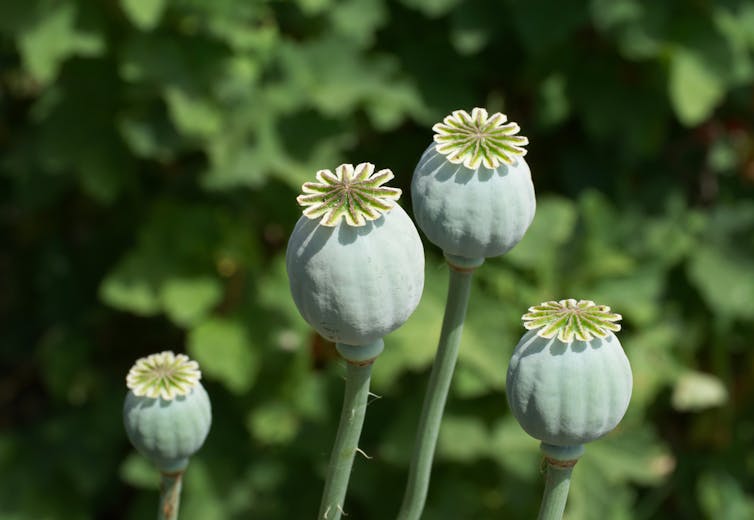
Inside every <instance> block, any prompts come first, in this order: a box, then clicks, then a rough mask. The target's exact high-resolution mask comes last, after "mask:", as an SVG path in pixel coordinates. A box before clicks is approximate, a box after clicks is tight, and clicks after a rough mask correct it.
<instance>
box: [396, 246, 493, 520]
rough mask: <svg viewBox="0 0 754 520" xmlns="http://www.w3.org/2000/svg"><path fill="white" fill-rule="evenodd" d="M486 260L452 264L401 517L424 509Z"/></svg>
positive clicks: (411, 517)
mask: <svg viewBox="0 0 754 520" xmlns="http://www.w3.org/2000/svg"><path fill="white" fill-rule="evenodd" d="M455 260H457V259H455ZM482 261H483V260H482V259H479V260H469V261H468V262H467V266H463V267H457V264H456V266H454V265H452V264H451V265H450V267H451V269H450V283H449V285H448V297H447V300H446V302H445V316H444V318H443V322H442V331H441V332H440V342H439V345H438V348H437V354H436V356H435V362H434V364H433V366H432V374H431V375H430V377H429V385H428V386H427V393H426V395H425V397H424V404H423V406H422V412H421V416H420V418H419V429H418V431H417V434H416V441H415V443H414V454H413V457H412V459H411V467H410V469H409V474H408V483H407V485H406V491H405V494H404V495H403V503H402V504H401V510H400V512H399V513H398V520H418V519H419V517H421V514H422V511H423V510H424V503H425V502H426V500H427V491H428V489H429V478H430V474H431V472H432V459H433V458H434V455H435V447H436V446H437V436H438V435H439V432H440V423H441V422H442V415H443V411H444V410H445V402H446V401H447V399H448V390H449V389H450V382H451V379H452V378H453V371H454V369H455V366H456V360H457V359H458V347H459V345H460V343H461V334H462V333H463V322H464V320H465V319H466V308H467V306H468V302H469V293H470V291H471V277H472V274H473V270H474V268H475V267H477V266H479V265H481V263H482ZM448 262H449V264H450V263H451V258H448Z"/></svg>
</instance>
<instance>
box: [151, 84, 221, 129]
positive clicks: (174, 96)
mask: <svg viewBox="0 0 754 520" xmlns="http://www.w3.org/2000/svg"><path fill="white" fill-rule="evenodd" d="M165 101H167V104H168V110H169V111H170V117H171V118H172V120H173V122H174V123H175V126H176V128H177V129H178V130H179V131H181V132H182V133H183V134H185V135H186V136H189V137H212V136H213V135H216V134H217V133H218V132H219V131H220V129H221V128H222V124H223V120H222V113H221V111H220V110H219V109H218V108H217V107H216V106H215V105H214V104H213V103H212V102H210V101H208V100H206V99H202V98H201V97H199V96H195V95H190V94H188V93H187V92H184V91H183V90H181V89H177V88H168V89H167V90H166V91H165Z"/></svg>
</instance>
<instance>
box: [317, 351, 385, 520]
mask: <svg viewBox="0 0 754 520" xmlns="http://www.w3.org/2000/svg"><path fill="white" fill-rule="evenodd" d="M371 374H372V363H371V361H367V362H364V363H363V364H358V363H354V362H348V363H347V364H346V390H345V397H344V399H343V410H342V411H341V414H340V423H339V424H338V433H337V435H336V437H335V445H334V446H333V449H332V454H331V455H330V465H329V467H328V469H327V478H326V480H325V490H324V492H323V494H322V503H321V505H320V509H319V516H318V517H317V518H319V519H320V520H338V519H339V518H340V516H341V515H342V514H343V502H344V500H345V497H346V490H347V489H348V480H349V478H350V477H351V468H352V466H353V459H354V456H355V455H356V451H357V450H358V449H359V437H360V436H361V428H362V426H363V425H364V416H365V415H366V408H367V398H368V397H369V379H370V376H371Z"/></svg>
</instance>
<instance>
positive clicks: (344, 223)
mask: <svg viewBox="0 0 754 520" xmlns="http://www.w3.org/2000/svg"><path fill="white" fill-rule="evenodd" d="M392 178H393V173H392V172H391V171H390V170H387V169H385V170H380V171H378V172H377V173H374V165H372V164H370V163H361V164H358V165H357V166H356V167H354V166H353V165H350V164H343V165H341V166H339V167H338V168H336V169H335V173H333V172H331V171H330V170H320V171H319V172H317V180H318V181H319V182H307V183H305V184H304V185H303V192H304V193H303V194H302V195H300V196H299V197H298V199H297V200H298V202H299V204H301V205H302V206H305V207H306V209H305V210H304V215H303V216H302V217H301V218H300V219H299V220H298V222H297V223H296V226H295V228H294V230H293V232H292V233H291V236H290V239H289V241H288V248H287V251H286V268H287V270H288V279H289V282H290V288H291V294H292V296H293V300H294V302H295V303H296V306H297V307H298V310H299V312H300V313H301V315H302V316H303V317H304V319H305V320H306V321H307V322H308V323H309V324H310V325H311V326H312V327H314V328H315V329H316V330H317V332H319V334H320V335H321V336H323V337H324V338H326V339H328V340H330V341H333V342H336V343H343V344H348V345H367V344H373V343H375V342H377V341H378V340H380V339H381V338H382V337H383V336H385V335H386V334H388V333H390V332H392V331H393V330H395V329H397V328H398V327H400V326H401V325H402V324H403V323H404V322H405V321H406V320H407V319H408V317H409V316H410V315H411V313H413V312H414V310H415V309H416V306H417V305H418V303H419V299H420V298H421V294H422V290H423V288H424V250H423V248H422V244H421V239H420V238H419V233H418V232H417V231H416V227H414V224H413V222H411V219H410V218H409V217H408V215H407V214H406V212H405V211H404V210H403V208H401V207H400V206H399V205H397V204H395V200H397V199H398V197H399V196H400V193H401V190H399V189H397V188H388V187H384V186H382V184H384V183H385V182H387V181H388V180H390V179H392Z"/></svg>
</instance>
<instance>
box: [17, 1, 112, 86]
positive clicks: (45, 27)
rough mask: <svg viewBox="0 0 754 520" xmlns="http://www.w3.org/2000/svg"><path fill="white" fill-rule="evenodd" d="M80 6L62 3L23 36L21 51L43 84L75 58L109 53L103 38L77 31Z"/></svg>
mask: <svg viewBox="0 0 754 520" xmlns="http://www.w3.org/2000/svg"><path fill="white" fill-rule="evenodd" d="M76 14H77V13H76V5H75V4H73V3H60V4H58V5H57V6H56V7H55V8H54V9H52V10H50V11H48V12H47V13H45V15H44V16H43V17H42V18H41V19H39V20H37V22H36V23H35V24H34V25H33V26H32V27H30V28H29V29H27V30H26V31H24V32H23V33H21V35H20V38H19V50H20V52H21V55H22V57H23V60H24V65H25V66H26V68H27V69H28V70H29V72H30V73H31V74H32V76H34V77H35V78H36V79H37V80H39V81H40V82H42V83H48V82H50V81H52V80H53V79H54V78H55V76H57V74H58V70H59V69H60V67H61V65H62V64H63V62H64V61H65V60H66V59H67V58H68V57H69V56H71V55H75V54H78V55H81V56H97V55H99V54H101V53H102V52H103V51H104V49H105V42H104V40H103V39H102V37H101V36H100V35H99V34H96V33H90V32H84V31H82V30H80V29H78V28H77V27H76Z"/></svg>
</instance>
